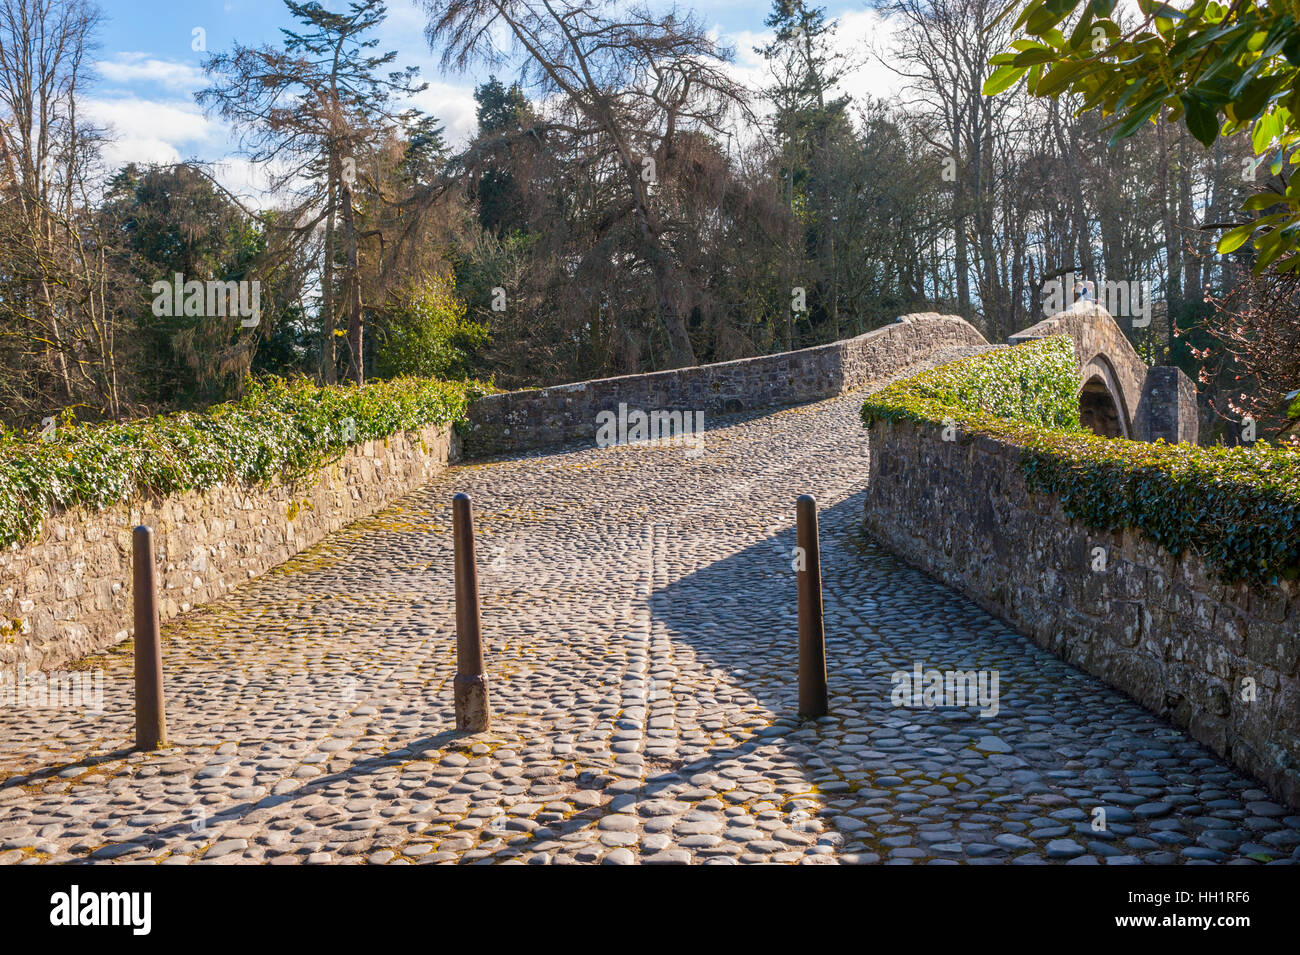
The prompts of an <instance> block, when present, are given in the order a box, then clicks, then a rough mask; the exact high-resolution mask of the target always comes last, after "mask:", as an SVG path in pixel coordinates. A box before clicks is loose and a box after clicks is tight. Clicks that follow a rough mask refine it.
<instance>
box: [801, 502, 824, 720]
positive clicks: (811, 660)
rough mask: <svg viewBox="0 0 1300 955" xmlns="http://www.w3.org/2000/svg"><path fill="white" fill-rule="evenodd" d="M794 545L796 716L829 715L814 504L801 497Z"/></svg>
mask: <svg viewBox="0 0 1300 955" xmlns="http://www.w3.org/2000/svg"><path fill="white" fill-rule="evenodd" d="M795 517H796V520H795V525H796V531H795V535H796V542H795V543H796V545H797V546H798V548H799V550H800V551H801V552H802V554H803V559H804V565H803V569H802V570H797V571H796V572H795V577H796V579H797V581H798V589H799V715H800V716H802V717H808V718H813V717H818V716H825V715H826V714H827V713H828V712H830V704H829V702H828V699H827V692H826V631H825V627H824V624H823V621H822V567H821V552H820V549H819V547H818V542H817V502H816V501H814V500H813V499H812V496H811V495H809V494H801V495H800V496H799V500H798V501H797V502H796V503H795Z"/></svg>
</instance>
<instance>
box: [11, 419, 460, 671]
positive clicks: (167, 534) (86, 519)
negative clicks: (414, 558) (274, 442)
mask: <svg viewBox="0 0 1300 955" xmlns="http://www.w3.org/2000/svg"><path fill="white" fill-rule="evenodd" d="M458 447H459V441H458V439H457V438H456V436H455V435H454V434H453V433H452V431H451V429H450V428H448V427H446V426H442V425H431V426H429V427H426V428H423V429H421V430H420V431H416V432H411V433H409V434H395V435H392V436H390V437H389V438H387V439H386V440H375V441H367V442H365V443H364V444H361V445H358V446H357V447H355V448H352V449H351V450H349V451H347V452H346V453H344V454H343V455H342V456H341V457H340V458H339V459H338V460H337V461H335V462H334V463H332V464H329V465H327V466H326V467H324V468H323V469H321V470H320V471H318V472H316V473H315V474H312V475H308V476H306V477H305V478H303V479H301V480H299V481H297V482H296V483H295V484H284V483H277V484H274V485H272V486H270V487H243V486H231V485H221V486H219V487H215V488H212V489H209V490H207V491H190V492H187V493H185V494H181V495H177V496H173V497H168V498H162V499H145V500H140V501H133V502H131V503H130V504H124V505H119V506H116V507H112V508H109V509H107V510H104V511H100V512H94V511H90V512H88V511H85V510H82V509H80V508H77V509H74V510H71V511H67V512H64V513H59V514H55V515H52V516H49V517H47V518H46V520H45V525H44V529H43V532H42V534H41V537H40V539H39V540H38V541H37V542H36V543H33V544H28V545H26V546H18V547H13V548H8V549H5V550H3V551H0V613H2V614H3V618H4V619H3V624H4V625H3V627H2V628H0V673H4V672H10V673H12V672H14V671H16V670H17V668H18V666H19V665H20V664H21V665H23V666H24V667H25V669H26V671H27V672H32V671H35V670H38V669H42V670H50V669H54V668H58V667H60V666H63V665H64V664H66V663H69V662H71V661H73V660H75V659H77V658H79V657H82V656H85V655H86V654H88V653H92V652H94V651H96V650H102V649H104V648H105V647H109V646H112V645H113V644H116V643H119V642H121V641H123V640H125V639H126V638H127V637H128V636H129V635H130V633H131V629H130V628H131V530H132V528H133V527H135V526H136V525H137V524H149V525H151V526H152V527H153V528H154V538H155V542H156V544H155V546H156V549H157V555H156V556H157V559H158V586H159V611H160V614H161V616H162V618H163V619H164V620H168V619H171V618H172V617H175V616H176V615H177V614H180V613H183V612H185V611H187V610H190V609H191V608H193V607H196V606H198V605H200V604H204V603H207V602H208V601H211V600H216V599H217V598H219V597H221V596H222V595H223V594H225V593H226V592H227V591H229V590H230V589H231V588H232V587H236V586H238V585H239V584H241V583H243V582H245V581H247V580H249V579H250V578H253V577H256V576H258V575H259V574H262V573H264V572H265V571H267V570H268V569H270V568H272V567H274V566H275V565H276V564H279V563H281V562H282V561H285V560H287V559H289V558H290V557H292V556H293V555H295V554H297V553H298V552H299V551H301V550H303V549H304V548H307V547H310V546H311V545H312V544H314V543H316V542H317V541H319V540H320V539H321V538H322V537H324V536H325V535H326V534H328V533H330V532H331V531H335V530H338V529H339V528H341V527H343V526H345V525H347V524H349V523H351V522H353V521H356V520H359V519H360V518H363V517H366V516H368V515H370V514H372V513H374V512H375V511H377V510H379V509H380V508H382V507H384V506H385V505H386V504H387V503H388V502H389V501H391V500H393V499H394V498H396V497H399V496H401V495H402V494H405V493H407V492H409V491H412V490H414V489H416V488H418V487H420V486H421V485H423V484H425V483H426V482H427V481H428V480H429V479H430V478H432V477H433V476H434V475H435V474H436V473H437V472H438V471H440V470H442V469H443V468H444V467H446V465H447V462H448V460H449V459H453V458H455V456H456V455H457V453H458Z"/></svg>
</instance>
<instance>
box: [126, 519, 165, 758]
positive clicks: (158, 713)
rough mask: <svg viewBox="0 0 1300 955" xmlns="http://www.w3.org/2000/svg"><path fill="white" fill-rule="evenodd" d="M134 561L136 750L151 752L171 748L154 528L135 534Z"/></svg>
mask: <svg viewBox="0 0 1300 955" xmlns="http://www.w3.org/2000/svg"><path fill="white" fill-rule="evenodd" d="M131 558H132V560H131V563H132V582H131V589H132V598H133V603H134V609H135V747H136V749H144V750H151V749H157V748H158V747H160V746H166V745H167V716H166V713H165V712H164V707H163V679H162V634H161V632H160V628H159V624H158V571H157V565H156V564H155V563H154V557H153V528H151V527H146V526H145V525H143V524H141V525H140V526H139V527H137V528H136V529H135V531H134V532H132V535H131Z"/></svg>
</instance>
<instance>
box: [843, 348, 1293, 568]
mask: <svg viewBox="0 0 1300 955" xmlns="http://www.w3.org/2000/svg"><path fill="white" fill-rule="evenodd" d="M1053 341H1054V339H1043V340H1041V341H1036V342H1030V343H1027V344H1025V345H1020V346H1017V347H1015V348H1012V349H1006V350H1000V351H998V352H990V353H986V354H982V355H978V356H976V357H975V358H970V359H963V360H961V361H958V362H953V363H952V364H949V365H945V366H943V367H941V368H937V369H933V370H931V371H927V372H924V373H922V374H920V375H918V376H916V377H914V378H911V379H908V380H906V381H901V382H896V383H894V384H893V385H890V386H889V387H888V388H885V389H883V390H881V391H880V392H877V393H876V394H874V395H872V396H871V397H870V398H868V399H867V401H866V403H865V404H864V405H863V407H862V419H863V421H864V422H865V423H866V424H867V425H868V426H869V425H871V424H873V423H874V422H876V421H900V420H911V421H919V422H927V423H930V424H935V425H942V424H944V423H945V419H947V420H951V421H954V422H960V423H961V425H962V426H963V427H964V428H966V429H967V430H969V431H973V432H976V433H980V434H986V435H990V436H992V437H995V438H999V439H1002V440H1005V441H1007V442H1008V443H1010V444H1013V445H1017V446H1018V447H1019V448H1020V452H1021V453H1020V466H1021V469H1022V471H1023V472H1024V474H1025V477H1026V482H1027V485H1028V487H1029V489H1030V490H1031V491H1034V492H1042V493H1047V494H1052V495H1054V496H1055V497H1056V498H1057V499H1058V500H1059V501H1060V502H1061V508H1062V510H1063V511H1064V512H1065V514H1066V516H1068V517H1070V518H1074V519H1076V520H1079V521H1081V522H1082V523H1084V524H1086V525H1087V526H1088V527H1091V528H1094V529H1097V530H1101V531H1121V530H1124V529H1126V528H1134V529H1136V530H1138V531H1139V532H1140V533H1142V534H1143V535H1145V536H1146V537H1147V538H1148V539H1150V540H1152V541H1154V542H1155V543H1157V544H1159V545H1161V546H1162V547H1164V548H1165V549H1166V550H1167V551H1169V553H1171V554H1173V555H1174V556H1179V555H1181V554H1184V553H1188V552H1190V553H1194V554H1197V555H1199V556H1200V557H1201V558H1202V559H1204V560H1205V561H1206V563H1207V564H1208V565H1209V566H1210V567H1212V568H1213V569H1214V571H1215V572H1216V573H1217V574H1218V575H1219V577H1220V578H1221V579H1222V580H1225V581H1227V582H1237V581H1250V582H1253V583H1276V582H1277V581H1278V580H1279V579H1295V578H1296V577H1298V576H1300V449H1296V448H1293V447H1285V446H1277V445H1270V444H1266V443H1264V442H1258V443H1256V444H1255V445H1253V446H1251V447H1236V448H1222V447H1216V448H1203V447H1198V446H1196V445H1188V444H1173V445H1171V444H1166V443H1165V442H1163V441H1156V442H1154V443H1150V444H1148V443H1144V442H1138V441H1127V440H1124V439H1122V438H1103V437H1100V436H1098V435H1094V434H1092V433H1091V432H1089V431H1086V430H1083V429H1081V428H1080V427H1079V425H1078V405H1077V402H1078V398H1077V390H1076V389H1077V387H1078V372H1077V366H1075V365H1074V357H1073V350H1072V347H1071V351H1070V364H1069V376H1068V385H1069V387H1068V391H1063V390H1062V388H1063V387H1064V385H1065V384H1066V382H1067V378H1066V377H1065V376H1064V374H1063V367H1062V366H1061V365H1060V363H1059V355H1057V353H1058V352H1059V353H1060V354H1063V350H1062V348H1061V346H1060V345H1059V344H1058V345H1052V344H1051V342H1053ZM1055 341H1057V342H1061V341H1063V342H1064V343H1066V344H1067V345H1068V342H1069V339H1064V338H1058V339H1055ZM993 356H998V358H997V365H996V367H997V368H998V369H999V370H1000V373H1003V374H1005V375H1006V378H1005V379H1004V382H1005V383H1004V384H1002V385H999V384H997V383H990V382H989V381H988V377H989V374H990V373H991V368H992V367H993V366H992V365H991V364H990V359H991V358H992V357H993ZM1017 364H1023V366H1024V367H1023V368H1021V369H1016V368H1015V367H1014V366H1016V365H1017ZM971 366H981V367H978V368H976V367H971ZM1017 387H1023V388H1026V389H1033V390H1034V391H1035V392H1036V393H1035V394H1027V395H1024V396H1021V397H1020V398H1017V397H1016V396H1014V395H1012V394H1008V393H1007V392H1009V391H1014V390H1015V388H1017ZM1067 393H1068V395H1069V400H1070V402H1071V404H1072V406H1073V407H1072V410H1070V409H1066V408H1065V407H1064V406H1063V404H1062V396H1063V395H1064V394H1067ZM1067 412H1068V413H1067Z"/></svg>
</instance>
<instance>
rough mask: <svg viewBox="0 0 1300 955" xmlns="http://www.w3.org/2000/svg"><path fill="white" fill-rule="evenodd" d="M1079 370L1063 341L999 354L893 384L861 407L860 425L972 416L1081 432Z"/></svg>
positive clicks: (1041, 342)
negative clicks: (875, 422)
mask: <svg viewBox="0 0 1300 955" xmlns="http://www.w3.org/2000/svg"><path fill="white" fill-rule="evenodd" d="M1078 387H1079V366H1078V363H1077V362H1076V361H1075V357H1074V344H1073V343H1072V342H1071V340H1070V339H1069V338H1068V337H1066V336H1065V335H1054V336H1052V337H1051V338H1040V339H1036V340H1034V341H1031V342H1028V343H1027V344H1024V345H1020V346H1018V347H1016V348H997V349H994V350H992V351H986V352H983V353H981V354H979V355H976V356H974V357H973V358H963V359H961V360H959V361H954V362H949V363H948V364H946V365H940V366H939V367H938V368H932V369H930V370H929V371H924V372H922V373H921V374H919V375H916V376H915V377H913V378H908V379H905V380H903V381H898V382H895V383H894V384H892V385H890V386H888V387H887V388H884V389H883V390H881V391H878V392H876V393H875V394H873V395H872V396H871V397H870V398H868V399H867V402H866V404H864V405H863V406H862V420H863V421H864V422H866V424H867V425H868V426H870V425H871V424H872V423H873V422H874V421H875V420H884V421H898V420H902V419H911V420H913V421H938V422H942V421H943V420H944V419H945V418H951V419H953V420H967V419H969V417H970V415H972V414H975V415H977V416H980V417H988V418H990V419H1008V420H1012V421H1023V422H1027V423H1030V424H1040V425H1044V426H1046V427H1050V428H1064V429H1067V430H1071V431H1077V430H1078V429H1079V390H1078Z"/></svg>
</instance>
